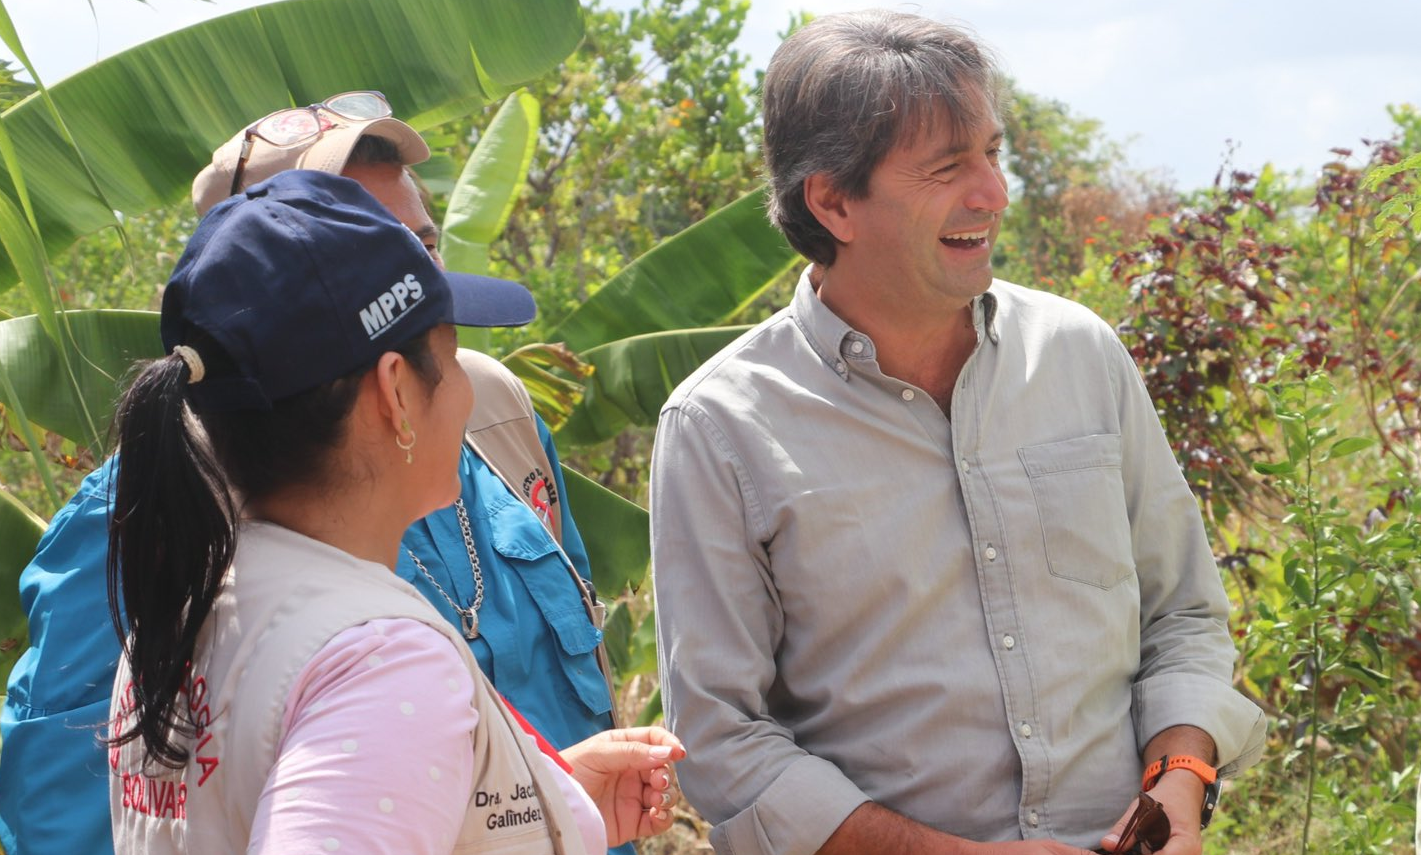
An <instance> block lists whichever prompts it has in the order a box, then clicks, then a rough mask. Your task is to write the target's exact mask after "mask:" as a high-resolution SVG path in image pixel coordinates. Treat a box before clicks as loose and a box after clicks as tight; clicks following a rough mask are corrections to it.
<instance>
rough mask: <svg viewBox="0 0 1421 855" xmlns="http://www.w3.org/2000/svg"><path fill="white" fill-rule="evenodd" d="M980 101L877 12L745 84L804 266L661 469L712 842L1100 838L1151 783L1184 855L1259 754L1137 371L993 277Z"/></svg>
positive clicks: (796, 47) (804, 33) (693, 408)
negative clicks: (760, 119)
mask: <svg viewBox="0 0 1421 855" xmlns="http://www.w3.org/2000/svg"><path fill="white" fill-rule="evenodd" d="M1001 92H1002V78H1001V74H1000V71H999V70H998V69H997V67H996V66H995V65H994V63H993V61H992V59H991V57H990V56H989V55H988V54H987V52H986V50H985V49H984V48H983V47H982V46H981V45H979V44H978V43H977V42H976V41H974V39H973V38H972V37H971V36H969V35H968V34H966V33H965V32H963V31H960V30H957V29H954V28H952V27H947V26H944V25H941V24H938V23H935V22H933V21H930V20H926V19H924V18H921V17H917V16H913V15H905V14H897V13H890V12H865V13H856V14H850V15H830V16H825V17H822V18H818V19H816V20H815V21H813V22H812V23H810V24H808V25H807V26H805V27H804V28H803V29H801V30H799V31H798V32H797V33H795V34H794V35H793V36H791V37H790V38H789V39H788V40H787V41H786V42H785V43H784V44H783V45H782V46H781V47H780V49H779V51H778V52H777V53H776V54H775V57H774V59H773V60H772V61H771V63H770V66H769V70H768V72H767V74H766V78H765V84H764V108H765V109H764V116H765V119H764V123H765V124H764V127H765V142H764V150H765V157H766V164H767V171H768V174H769V176H770V206H769V207H770V216H771V218H772V220H773V221H774V222H775V224H776V225H777V226H778V227H779V228H780V229H781V230H782V231H783V232H784V234H785V236H786V237H787V238H788V240H789V241H790V243H791V244H792V245H793V246H794V247H795V248H796V249H798V250H799V251H800V252H801V253H802V254H803V255H805V256H806V257H807V258H808V259H809V260H810V261H811V262H812V264H811V265H810V267H809V268H808V269H807V270H806V271H805V273H804V274H803V276H802V277H801V279H800V281H799V285H798V287H797V289H796V291H795V294H794V298H793V301H792V303H791V304H790V305H789V306H788V307H787V308H785V309H784V310H782V311H781V312H779V313H778V314H776V315H775V316H774V317H772V318H771V319H770V320H768V321H767V322H765V323H764V324H761V325H760V326H758V327H756V328H755V329H754V330H751V331H750V332H748V333H747V334H746V335H745V336H743V337H742V338H740V339H739V340H737V341H736V342H735V343H733V344H731V345H730V346H729V347H728V348H726V349H725V350H724V351H723V352H722V353H721V354H719V355H718V356H717V357H715V358H713V359H712V360H710V362H708V363H707V364H706V365H705V366H703V367H702V368H701V369H700V370H699V371H698V372H696V373H695V374H694V375H693V376H691V377H690V378H689V379H687V381H686V382H685V383H683V384H682V385H681V387H680V388H679V389H678V390H677V391H676V393H675V394H674V395H672V397H671V399H670V400H669V401H668V402H667V404H666V407H665V409H664V410H663V411H662V415H661V423H660V430H659V432H658V434H657V439H656V447H655V451H654V456H653V461H652V480H651V508H652V527H653V562H654V569H655V584H656V600H657V619H658V633H659V637H660V642H661V646H660V650H661V655H662V662H661V665H662V671H661V673H662V680H663V682H662V692H663V699H664V702H665V705H666V712H667V716H668V721H669V722H670V724H671V726H672V727H674V728H675V730H676V732H677V733H678V734H679V735H680V736H681V737H682V739H683V740H684V741H685V743H686V746H687V749H688V752H689V758H688V760H687V761H686V762H685V763H683V764H682V765H681V767H680V780H681V783H682V786H683V788H684V791H685V794H686V796H687V798H688V799H689V801H690V802H691V803H692V804H693V805H694V806H695V807H696V808H697V809H699V810H700V811H701V812H702V813H703V814H704V815H705V816H706V817H707V818H708V819H710V820H711V821H712V822H713V823H714V829H713V831H712V833H711V840H712V843H713V844H714V845H715V847H716V849H717V851H719V852H735V853H737V855H748V853H776V855H782V854H787V853H795V855H798V853H812V852H816V851H818V852H823V853H849V852H852V853H880V852H881V853H890V852H891V853H900V852H914V853H989V852H1002V853H1029V852H1040V853H1072V852H1080V851H1081V850H1080V849H1078V848H1076V847H1087V848H1093V847H1102V848H1105V849H1106V850H1107V851H1114V850H1115V849H1116V847H1117V844H1119V845H1121V851H1125V849H1126V848H1128V847H1131V846H1133V845H1134V844H1135V839H1134V838H1135V837H1137V836H1142V835H1136V834H1135V833H1133V831H1131V832H1125V829H1126V823H1127V819H1128V818H1129V817H1131V816H1132V815H1133V813H1134V808H1135V803H1136V795H1137V793H1138V792H1140V791H1141V790H1142V789H1148V790H1149V794H1150V797H1151V798H1150V799H1148V800H1144V802H1145V804H1146V805H1148V804H1149V803H1150V802H1151V801H1153V800H1157V801H1158V802H1159V803H1160V804H1162V805H1163V810H1164V813H1165V814H1166V815H1167V817H1168V819H1169V826H1170V828H1169V830H1168V831H1167V832H1164V833H1166V834H1167V835H1168V839H1167V843H1163V848H1162V849H1160V850H1159V851H1162V852H1164V853H1167V855H1198V853H1199V852H1200V850H1201V834H1200V829H1201V826H1202V825H1203V824H1204V823H1206V822H1207V820H1208V818H1209V813H1210V811H1211V809H1212V805H1213V804H1214V801H1215V798H1216V796H1217V785H1216V783H1215V778H1216V775H1217V774H1225V775H1226V774H1232V773H1233V772H1236V771H1237V770H1239V769H1242V768H1244V767H1246V766H1248V765H1249V764H1251V763H1253V762H1254V761H1255V760H1256V759H1257V757H1258V754H1259V752H1260V751H1261V749H1262V745H1263V716H1262V714H1261V712H1260V711H1259V710H1258V709H1257V708H1255V707H1254V706H1253V705H1252V704H1251V703H1249V702H1248V701H1247V700H1245V699H1244V698H1243V697H1242V696H1240V695H1239V694H1238V693H1236V692H1235V691H1234V690H1233V689H1232V688H1231V685H1230V679H1231V676H1232V663H1233V658H1234V649H1233V645H1232V643H1231V641H1230V638H1229V635H1228V632H1227V624H1226V619H1227V613H1228V601H1227V599H1226V597H1225V595H1224V591H1223V589H1222V586H1221V584H1220V580H1219V574H1218V571H1217V569H1216V567H1215V564H1214V561H1213V557H1212V555H1211V552H1210V548H1209V544H1208V542H1207V541H1206V539H1205V535H1204V527H1203V524H1202V521H1201V519H1200V515H1199V510H1198V507H1197V505H1196V503H1195V501H1194V498H1193V496H1192V494H1191V493H1190V491H1189V489H1188V487H1187V485H1186V484H1185V482H1184V479H1183V477H1182V476H1181V473H1180V470H1179V467H1178V465H1177V464H1176V462H1175V460H1174V457H1173V455H1172V454H1171V452H1170V448H1169V444H1168V442H1167V441H1166V439H1165V436H1164V434H1163V432H1162V430H1161V428H1160V424H1159V421H1158V419H1157V417H1156V415H1155V411H1154V407H1153V405H1152V404H1151V402H1150V399H1149V397H1148V395H1147V393H1146V391H1145V389H1144V386H1143V384H1142V382H1141V380H1140V377H1139V374H1138V372H1137V370H1136V368H1135V365H1134V363H1133V362H1132V361H1131V360H1130V357H1129V355H1128V354H1127V353H1126V351H1125V349H1124V347H1122V346H1121V344H1120V342H1119V341H1118V339H1117V338H1116V337H1115V335H1114V333H1113V332H1112V330H1111V329H1110V327H1109V326H1108V325H1107V324H1105V323H1104V322H1102V321H1101V320H1100V319H1099V318H1097V317H1096V316H1095V315H1094V314H1092V313H1091V312H1090V311H1088V310H1087V309H1085V308H1083V307H1081V306H1079V305H1077V304H1075V303H1072V302H1070V301H1067V300H1063V299H1061V298H1059V297H1055V296H1052V295H1050V294H1045V293H1041V292H1038V291H1032V290H1029V289H1026V288H1022V287H1019V286H1017V285H1013V284H1011V283H1008V282H1002V281H999V280H994V279H993V277H992V265H991V257H992V248H993V243H994V242H995V240H996V237H997V233H998V230H999V229H1000V227H1001V218H1002V214H1003V212H1004V210H1005V209H1006V206H1007V195H1006V182H1005V180H1004V179H1003V176H1002V170H1001V164H1000V156H1001V147H1002V131H1001V128H1002V123H1001V118H1000V114H1001V111H1002V109H1003V105H1002V95H1001ZM1162 759H1163V760H1164V762H1162V763H1159V766H1160V768H1157V769H1156V768H1153V767H1154V765H1155V764H1156V763H1157V762H1158V761H1161V760H1162ZM1150 816H1151V818H1152V819H1154V818H1155V816H1156V815H1155V814H1154V813H1153V812H1152V813H1151V814H1150ZM1149 825H1150V826H1151V827H1153V828H1157V827H1158V826H1159V823H1157V822H1153V821H1152V822H1151V823H1149ZM1122 836H1123V837H1124V838H1125V839H1124V840H1123V841H1122V840H1119V838H1120V837H1122Z"/></svg>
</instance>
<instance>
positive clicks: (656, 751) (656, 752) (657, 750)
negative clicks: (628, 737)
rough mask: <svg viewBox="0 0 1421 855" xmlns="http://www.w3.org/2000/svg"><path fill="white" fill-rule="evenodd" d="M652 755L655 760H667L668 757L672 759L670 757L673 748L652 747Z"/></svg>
mask: <svg viewBox="0 0 1421 855" xmlns="http://www.w3.org/2000/svg"><path fill="white" fill-rule="evenodd" d="M650 753H651V756H652V757H654V758H656V759H657V760H665V759H666V758H667V757H670V756H671V746H669V745H653V746H651V752H650Z"/></svg>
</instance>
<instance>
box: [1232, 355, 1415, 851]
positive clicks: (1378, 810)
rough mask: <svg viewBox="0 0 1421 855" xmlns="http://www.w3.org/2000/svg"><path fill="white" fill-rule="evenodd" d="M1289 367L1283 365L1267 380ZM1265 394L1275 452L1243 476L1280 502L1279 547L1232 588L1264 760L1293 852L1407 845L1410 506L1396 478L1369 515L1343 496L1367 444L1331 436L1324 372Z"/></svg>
mask: <svg viewBox="0 0 1421 855" xmlns="http://www.w3.org/2000/svg"><path fill="white" fill-rule="evenodd" d="M1297 365H1298V362H1297V360H1296V358H1290V359H1289V360H1286V361H1285V362H1284V364H1283V365H1282V366H1280V376H1282V377H1293V376H1294V375H1295V373H1296V372H1295V370H1294V369H1295V368H1296V367H1297ZM1265 391H1266V393H1267V397H1268V401H1269V403H1270V405H1271V407H1272V410H1273V413H1274V416H1275V419H1276V424H1277V425H1278V432H1279V435H1280V440H1281V451H1282V454H1281V456H1280V459H1278V460H1276V461H1273V462H1258V463H1255V464H1254V468H1255V469H1256V470H1257V471H1258V472H1260V473H1261V474H1263V475H1266V476H1267V477H1268V478H1269V479H1270V480H1272V481H1273V482H1274V483H1275V485H1276V487H1277V489H1278V492H1279V494H1280V495H1281V496H1282V497H1283V500H1284V507H1283V512H1284V514H1285V515H1284V517H1283V519H1282V523H1283V525H1284V527H1285V530H1284V531H1282V532H1279V533H1278V540H1279V542H1280V543H1281V544H1283V546H1282V548H1281V550H1280V551H1279V552H1278V553H1277V554H1275V555H1271V556H1268V557H1267V558H1266V559H1265V560H1264V561H1263V562H1262V566H1261V567H1257V568H1255V572H1254V573H1253V574H1251V575H1249V576H1248V580H1249V584H1248V586H1247V588H1246V590H1244V591H1240V592H1239V593H1240V595H1241V596H1243V597H1244V598H1245V604H1246V612H1245V615H1246V617H1247V619H1246V620H1243V621H1239V622H1238V625H1239V626H1240V628H1241V629H1240V631H1241V632H1242V634H1243V638H1242V647H1243V651H1244V658H1245V662H1246V667H1247V672H1246V685H1247V686H1248V688H1249V689H1250V690H1251V691H1253V692H1255V693H1257V695H1258V696H1259V697H1260V698H1261V699H1262V700H1263V701H1264V702H1265V704H1266V705H1268V706H1270V707H1271V708H1272V709H1273V714H1274V716H1275V717H1276V719H1277V727H1276V730H1275V734H1274V738H1275V740H1276V741H1277V743H1278V747H1277V749H1276V751H1275V752H1272V753H1271V756H1270V760H1269V763H1270V765H1271V764H1273V763H1275V762H1276V763H1277V764H1278V765H1279V767H1280V768H1279V769H1278V770H1277V774H1279V775H1282V776H1284V777H1285V778H1287V779H1289V780H1292V781H1295V782H1296V784H1297V785H1298V786H1299V787H1300V789H1301V794H1300V796H1299V798H1298V801H1299V802H1300V804H1298V805H1296V807H1297V808H1298V809H1299V810H1298V813H1299V814H1300V815H1301V822H1300V823H1295V824H1294V830H1295V831H1296V835H1297V846H1298V850H1297V851H1300V852H1303V853H1306V852H1308V851H1311V850H1312V849H1313V848H1319V849H1322V850H1323V851H1329V852H1339V851H1341V852H1358V853H1362V852H1378V853H1380V852H1391V851H1394V850H1395V847H1396V846H1397V845H1398V844H1399V843H1401V842H1403V841H1406V840H1408V839H1409V837H1410V829H1411V823H1410V822H1407V823H1404V824H1403V823H1402V822H1401V820H1403V819H1405V818H1407V817H1408V814H1409V813H1410V811H1411V810H1412V806H1411V794H1412V792H1413V788H1414V786H1415V773H1416V765H1415V757H1416V749H1417V747H1418V741H1419V740H1418V737H1421V734H1418V732H1417V727H1416V723H1415V722H1416V715H1417V713H1418V712H1421V701H1418V673H1421V668H1418V666H1421V660H1418V659H1417V658H1416V655H1415V649H1414V643H1413V642H1414V632H1413V630H1412V622H1413V619H1414V617H1415V615H1416V611H1417V599H1416V598H1417V581H1418V579H1417V573H1418V570H1421V514H1419V513H1418V512H1421V499H1418V498H1417V497H1415V496H1410V497H1407V496H1406V495H1405V492H1406V491H1404V490H1403V489H1402V487H1403V485H1404V484H1405V483H1406V481H1405V479H1404V478H1402V477H1400V476H1399V475H1398V476H1396V477H1395V479H1394V480H1393V481H1392V482H1390V484H1389V485H1386V486H1390V487H1393V488H1395V489H1394V490H1393V491H1390V492H1389V491H1388V490H1387V489H1386V488H1385V486H1384V487H1383V488H1382V490H1381V492H1382V495H1383V497H1384V499H1383V503H1382V504H1380V505H1378V506H1376V507H1375V508H1372V509H1370V510H1368V509H1366V508H1359V507H1356V506H1355V505H1353V504H1352V503H1350V502H1348V501H1345V500H1344V493H1345V492H1347V491H1349V490H1350V487H1351V485H1350V484H1349V483H1348V479H1347V478H1346V477H1345V470H1344V467H1345V466H1346V465H1347V458H1350V457H1351V456H1352V455H1354V454H1357V453H1358V452H1361V451H1363V450H1365V449H1367V448H1370V447H1372V446H1374V445H1375V444H1376V440H1375V439H1374V438H1370V437H1356V436H1339V432H1338V428H1337V426H1336V421H1337V419H1338V416H1339V400H1340V396H1339V394H1338V392H1337V389H1336V387H1335V386H1334V385H1333V383H1332V381H1331V380H1330V379H1329V378H1328V377H1327V375H1326V374H1324V373H1321V372H1311V373H1308V374H1306V375H1305V376H1303V377H1302V378H1300V379H1284V380H1280V381H1278V382H1275V383H1272V384H1268V385H1267V386H1266V388H1265ZM1359 781H1361V782H1365V783H1364V785H1363V786H1360V787H1359V786H1358V785H1357V784H1358V782H1359ZM1281 819H1282V818H1281V817H1279V818H1275V819H1274V820H1273V821H1279V820H1281ZM1410 819H1412V820H1414V817H1410ZM1253 830H1254V831H1255V832H1256V831H1257V829H1253ZM1319 832H1320V833H1319ZM1317 837H1323V838H1325V843H1324V841H1323V840H1319V839H1317Z"/></svg>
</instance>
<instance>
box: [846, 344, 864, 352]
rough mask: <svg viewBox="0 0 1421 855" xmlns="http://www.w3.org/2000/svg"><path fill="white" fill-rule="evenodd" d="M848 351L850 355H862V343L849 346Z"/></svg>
mask: <svg viewBox="0 0 1421 855" xmlns="http://www.w3.org/2000/svg"><path fill="white" fill-rule="evenodd" d="M849 350H850V352H852V353H863V342H861V341H856V342H854V343H853V344H851V345H849Z"/></svg>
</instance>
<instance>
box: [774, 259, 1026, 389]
mask: <svg viewBox="0 0 1421 855" xmlns="http://www.w3.org/2000/svg"><path fill="white" fill-rule="evenodd" d="M811 269H812V265H811V266H810V267H806V268H804V272H802V273H800V274H799V283H798V284H797V285H795V288H794V299H793V301H792V302H791V304H790V305H791V307H792V309H791V311H792V313H793V316H794V321H795V323H796V324H797V325H798V326H799V328H800V330H801V331H802V332H803V333H804V337H805V339H806V340H808V342H809V346H810V347H811V348H813V350H814V352H815V354H817V355H818V356H819V358H820V359H822V360H823V361H824V364H825V365H827V366H829V369H830V370H832V371H833V372H834V373H835V374H838V375H839V377H840V379H843V380H847V379H849V371H848V364H847V361H846V360H848V359H871V358H873V357H874V347H873V342H872V340H871V339H869V337H868V336H867V335H864V334H863V333H861V332H859V331H857V330H855V329H854V328H853V327H851V326H849V325H848V324H847V323H845V322H844V320H843V319H842V318H840V317H839V316H838V315H836V314H834V312H833V310H832V309H830V308H829V307H828V306H826V305H824V302H823V301H822V300H820V299H819V295H818V294H816V293H814V285H813V284H812V283H811V282H810V281H809V271H810V270H811ZM995 284H996V283H995V281H993V285H994V286H995ZM972 325H973V326H974V327H975V328H976V329H977V331H978V333H979V334H980V333H984V332H985V333H986V337H987V340H988V341H990V342H991V343H992V344H998V343H999V342H1000V340H1001V336H1000V334H999V333H998V331H997V295H996V294H995V293H993V292H992V290H991V289H988V290H987V291H985V292H983V293H982V294H980V295H978V296H976V297H974V298H973V299H972ZM858 342H862V343H863V344H864V345H865V346H864V347H863V348H861V349H860V350H859V352H857V353H854V352H853V351H852V348H853V346H854V344H855V343H858Z"/></svg>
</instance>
